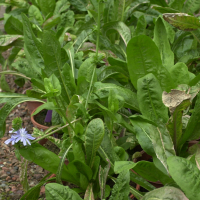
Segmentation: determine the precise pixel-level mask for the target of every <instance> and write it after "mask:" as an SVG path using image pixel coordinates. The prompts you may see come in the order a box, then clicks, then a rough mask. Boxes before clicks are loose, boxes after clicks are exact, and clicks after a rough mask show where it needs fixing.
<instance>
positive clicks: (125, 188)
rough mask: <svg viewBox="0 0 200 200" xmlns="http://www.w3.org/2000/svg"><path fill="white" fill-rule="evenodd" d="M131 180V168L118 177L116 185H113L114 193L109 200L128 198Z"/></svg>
mask: <svg viewBox="0 0 200 200" xmlns="http://www.w3.org/2000/svg"><path fill="white" fill-rule="evenodd" d="M129 181H130V173H129V170H125V171H123V172H121V173H120V174H119V176H118V177H117V180H116V183H115V185H114V186H113V189H112V194H111V196H110V198H109V200H115V199H118V200H128V194H129V192H130V187H129Z"/></svg>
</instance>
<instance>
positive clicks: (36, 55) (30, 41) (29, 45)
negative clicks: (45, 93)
mask: <svg viewBox="0 0 200 200" xmlns="http://www.w3.org/2000/svg"><path fill="white" fill-rule="evenodd" d="M22 19H23V30H24V43H25V54H26V51H27V53H28V56H30V62H31V63H32V68H34V69H35V70H36V71H37V72H38V73H41V68H43V66H44V60H43V56H42V54H43V50H42V44H41V42H40V41H39V40H38V39H37V38H36V36H35V35H34V33H33V30H32V28H31V24H30V22H29V19H28V18H27V17H26V15H25V14H22ZM26 56H27V55H26Z"/></svg>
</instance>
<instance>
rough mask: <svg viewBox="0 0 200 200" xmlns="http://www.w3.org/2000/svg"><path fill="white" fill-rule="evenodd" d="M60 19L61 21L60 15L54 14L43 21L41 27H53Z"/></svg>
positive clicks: (47, 28)
mask: <svg viewBox="0 0 200 200" xmlns="http://www.w3.org/2000/svg"><path fill="white" fill-rule="evenodd" d="M60 21H61V17H60V15H54V16H52V17H50V18H49V19H47V20H46V21H45V22H44V24H43V28H44V30H49V29H51V28H53V27H55V26H56V25H58V24H59V23H60Z"/></svg>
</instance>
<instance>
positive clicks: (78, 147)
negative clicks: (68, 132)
mask: <svg viewBox="0 0 200 200" xmlns="http://www.w3.org/2000/svg"><path fill="white" fill-rule="evenodd" d="M72 148H73V154H74V159H75V160H80V161H81V162H83V163H84V164H86V163H85V154H84V151H83V143H82V142H81V140H80V139H79V138H77V137H73V147H72ZM94 164H95V163H94Z"/></svg>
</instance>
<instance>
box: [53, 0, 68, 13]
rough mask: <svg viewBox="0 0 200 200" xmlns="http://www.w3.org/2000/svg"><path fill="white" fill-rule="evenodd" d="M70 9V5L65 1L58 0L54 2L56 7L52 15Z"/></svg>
mask: <svg viewBox="0 0 200 200" xmlns="http://www.w3.org/2000/svg"><path fill="white" fill-rule="evenodd" d="M69 7H70V3H69V2H68V1H66V0H60V1H57V2H56V7H55V10H54V15H57V14H60V13H62V12H64V11H66V10H67V9H68V8H69Z"/></svg>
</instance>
